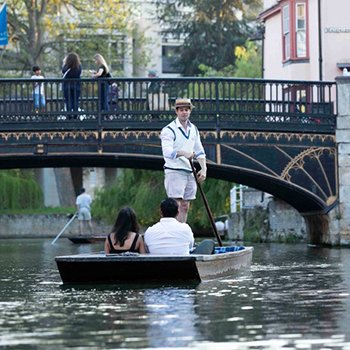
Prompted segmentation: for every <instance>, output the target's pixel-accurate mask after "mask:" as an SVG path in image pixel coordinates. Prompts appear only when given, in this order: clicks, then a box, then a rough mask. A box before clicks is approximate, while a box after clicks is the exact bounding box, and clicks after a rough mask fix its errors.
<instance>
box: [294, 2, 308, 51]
mask: <svg viewBox="0 0 350 350" xmlns="http://www.w3.org/2000/svg"><path fill="white" fill-rule="evenodd" d="M305 15H306V14H305V4H296V25H295V30H296V56H297V57H306V16H305Z"/></svg>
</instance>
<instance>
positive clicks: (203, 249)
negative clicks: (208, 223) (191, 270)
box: [191, 239, 215, 255]
mask: <svg viewBox="0 0 350 350" xmlns="http://www.w3.org/2000/svg"><path fill="white" fill-rule="evenodd" d="M214 252H215V242H214V241H213V240H211V239H204V240H203V241H202V242H200V243H199V244H198V245H197V246H196V247H195V249H194V250H193V251H192V253H191V254H204V255H210V254H214Z"/></svg>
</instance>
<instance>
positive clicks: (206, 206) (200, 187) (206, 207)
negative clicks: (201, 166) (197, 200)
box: [190, 159, 222, 247]
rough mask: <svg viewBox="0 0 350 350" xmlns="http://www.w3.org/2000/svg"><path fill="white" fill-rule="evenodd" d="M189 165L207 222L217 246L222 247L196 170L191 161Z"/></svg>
mask: <svg viewBox="0 0 350 350" xmlns="http://www.w3.org/2000/svg"><path fill="white" fill-rule="evenodd" d="M190 164H191V168H192V172H193V175H194V178H195V180H196V184H197V187H198V189H199V192H200V194H201V196H202V199H203V202H204V206H205V209H206V210H207V214H208V217H209V221H210V224H211V227H212V228H213V231H214V234H215V236H216V239H217V241H218V243H219V246H220V247H222V240H221V237H220V235H219V233H218V230H217V229H216V226H215V222H214V218H213V214H212V213H211V210H210V208H209V205H208V201H207V197H206V196H205V194H204V192H203V189H202V186H201V184H200V183H199V181H198V178H197V171H196V168H195V167H194V164H193V161H192V159H190Z"/></svg>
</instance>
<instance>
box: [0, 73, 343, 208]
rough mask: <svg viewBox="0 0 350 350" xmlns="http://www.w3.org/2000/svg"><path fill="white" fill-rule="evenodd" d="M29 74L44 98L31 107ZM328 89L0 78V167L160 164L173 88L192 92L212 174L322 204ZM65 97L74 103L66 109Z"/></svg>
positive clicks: (295, 201) (330, 186)
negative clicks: (74, 106) (73, 107)
mask: <svg viewBox="0 0 350 350" xmlns="http://www.w3.org/2000/svg"><path fill="white" fill-rule="evenodd" d="M35 83H39V84H42V86H43V90H44V92H45V100H46V101H45V106H39V108H38V109H36V108H35V106H34V104H33V98H34V96H33V94H34V88H35ZM152 83H157V86H158V87H160V90H158V91H155V90H154V89H151V86H152V85H151V84H152ZM62 85H63V86H64V89H66V90H65V91H66V93H64V92H62V91H61V89H60V87H61V86H62ZM101 91H104V92H107V93H108V94H107V95H106V96H107V100H106V101H105V102H107V104H104V103H101V101H104V100H103V96H104V94H103V93H102V94H101ZM334 96H335V84H334V83H332V82H305V81H273V80H261V79H226V78H220V79H209V78H176V79H156V78H153V79H141V78H140V79H136V78H135V79H128V78H118V79H109V80H103V79H98V80H94V79H80V80H69V81H63V80H62V79H44V80H38V81H34V80H31V79H17V80H16V79H0V127H1V131H0V168H21V167H55V166H88V165H93V166H104V167H108V166H113V167H117V166H118V167H138V168H146V169H159V170H161V169H162V166H163V160H162V156H161V149H160V141H159V132H160V130H161V128H162V127H163V126H165V125H166V124H167V123H168V122H170V121H171V120H173V118H174V116H175V113H174V111H173V109H172V105H173V103H174V100H175V99H176V97H189V98H191V99H192V101H193V104H194V105H195V107H196V108H195V109H194V110H193V114H192V116H191V120H192V121H193V122H194V123H195V124H196V125H197V126H198V128H199V130H200V132H201V136H202V140H203V144H204V147H205V149H206V153H207V158H208V163H209V167H208V174H209V176H212V177H217V178H222V179H226V180H229V181H232V182H236V183H242V184H245V185H249V186H251V187H255V188H257V189H261V190H263V191H265V192H268V193H271V194H274V195H275V196H277V197H279V198H281V199H283V200H285V201H286V202H289V203H290V204H292V205H293V206H294V207H295V208H297V209H298V210H299V211H301V212H304V213H305V212H326V211H328V210H330V208H331V207H332V206H333V205H334V203H335V202H336V199H337V196H338V194H337V180H336V179H337V176H336V174H337V167H336V164H337V155H336V148H335V127H336V115H335V110H334V108H335V106H336V101H335V97H334ZM72 99H73V100H74V99H77V102H78V106H79V108H78V109H77V110H67V100H69V101H71V100H72ZM68 106H69V105H68Z"/></svg>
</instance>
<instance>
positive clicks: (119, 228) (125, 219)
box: [112, 207, 140, 247]
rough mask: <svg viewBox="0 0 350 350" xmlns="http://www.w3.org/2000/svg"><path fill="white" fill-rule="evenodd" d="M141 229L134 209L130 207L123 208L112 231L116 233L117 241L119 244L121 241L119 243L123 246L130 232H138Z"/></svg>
mask: <svg viewBox="0 0 350 350" xmlns="http://www.w3.org/2000/svg"><path fill="white" fill-rule="evenodd" d="M139 230H140V226H139V223H138V222H137V218H136V214H135V212H134V210H133V209H132V208H129V207H125V208H122V209H121V210H120V211H119V213H118V216H117V219H116V221H115V223H114V225H113V228H112V233H114V234H115V243H116V244H118V242H119V245H120V246H121V247H123V246H124V242H125V240H126V238H127V237H128V232H136V233H137V232H139Z"/></svg>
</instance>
